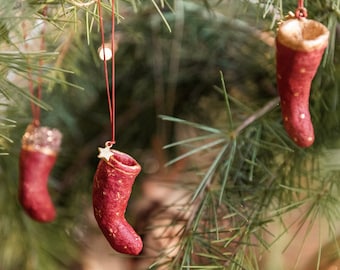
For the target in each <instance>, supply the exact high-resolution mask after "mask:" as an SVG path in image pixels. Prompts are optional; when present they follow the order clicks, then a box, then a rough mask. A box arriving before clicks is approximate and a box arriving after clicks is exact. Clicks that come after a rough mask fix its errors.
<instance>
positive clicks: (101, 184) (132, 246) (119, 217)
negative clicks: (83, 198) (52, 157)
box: [93, 147, 143, 255]
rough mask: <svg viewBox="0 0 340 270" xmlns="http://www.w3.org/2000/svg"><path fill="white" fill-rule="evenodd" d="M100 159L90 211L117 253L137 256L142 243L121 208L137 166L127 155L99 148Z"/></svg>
mask: <svg viewBox="0 0 340 270" xmlns="http://www.w3.org/2000/svg"><path fill="white" fill-rule="evenodd" d="M99 150H100V151H101V152H100V154H99V156H98V157H100V158H101V160H100V162H99V164H98V168H97V171H96V174H95V176H94V183H93V210H94V216H95V218H96V220H97V223H98V225H99V227H100V229H101V230H102V232H103V234H104V236H105V237H106V239H107V240H108V241H109V243H110V245H111V246H112V247H113V249H115V250H116V251H118V252H121V253H125V254H130V255H138V254H139V253H140V252H141V250H142V248H143V243H142V240H141V238H140V236H139V235H138V234H137V233H136V232H135V230H134V229H133V228H132V227H131V225H130V224H129V223H128V222H127V221H126V219H125V216H124V215H125V210H126V207H127V204H128V200H129V198H130V195H131V190H132V186H133V183H134V181H135V178H136V177H137V175H138V174H139V172H140V170H141V167H140V165H139V164H138V163H137V161H136V160H134V159H133V158H132V157H130V156H129V155H127V154H125V153H122V152H119V151H117V150H110V148H109V147H106V148H99Z"/></svg>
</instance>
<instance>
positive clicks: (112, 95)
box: [98, 0, 116, 146]
mask: <svg viewBox="0 0 340 270" xmlns="http://www.w3.org/2000/svg"><path fill="white" fill-rule="evenodd" d="M98 15H99V27H100V33H101V43H102V48H103V51H104V53H103V61H104V76H105V86H106V94H107V101H108V105H109V113H110V122H111V132H112V137H111V141H110V142H107V145H109V146H112V145H113V144H115V143H116V141H115V76H114V75H115V58H114V57H115V51H114V49H115V44H114V42H115V40H114V39H115V38H114V37H115V35H114V31H115V21H114V18H115V17H114V1H113V0H112V24H111V27H112V29H111V50H112V60H111V61H112V67H111V69H112V71H111V72H112V74H111V77H112V83H111V84H112V85H111V91H110V84H109V72H108V66H107V59H106V55H105V50H104V49H105V47H104V46H105V35H104V22H103V14H102V7H101V0H98Z"/></svg>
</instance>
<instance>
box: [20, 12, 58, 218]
mask: <svg viewBox="0 0 340 270" xmlns="http://www.w3.org/2000/svg"><path fill="white" fill-rule="evenodd" d="M43 15H44V16H45V15H46V7H45V8H44V9H43ZM37 27H38V29H39V30H40V31H41V37H40V40H41V41H40V43H41V44H40V50H42V51H43V50H44V49H45V48H44V47H45V46H44V31H45V23H44V22H43V21H41V20H40V21H39V25H38V26H37ZM25 30H26V29H25V27H24V24H23V32H24V39H25V50H26V51H27V50H28V47H27V42H29V40H30V39H31V38H32V37H30V38H27V36H26V33H25ZM27 64H29V63H27ZM42 64H43V63H42V60H40V61H39V65H40V66H42ZM33 81H34V80H33V78H32V74H31V72H29V73H28V82H29V90H30V93H31V95H32V96H35V97H36V98H37V99H38V100H41V98H42V89H41V85H42V76H41V75H40V76H38V79H37V87H36V88H35V87H34V85H33ZM31 109H32V116H33V120H32V123H31V124H29V125H28V127H27V128H26V131H25V134H24V135H23V137H22V141H21V143H22V146H21V151H20V158H19V201H20V203H21V205H22V207H23V208H24V210H25V211H26V213H27V214H28V215H29V216H30V217H31V218H33V219H34V220H36V221H39V222H51V221H53V220H54V219H55V216H56V210H55V208H54V205H53V203H52V200H51V197H50V194H49V192H48V187H47V183H48V177H49V174H50V171H51V170H52V168H53V166H54V164H55V162H56V158H57V154H58V152H59V149H60V144H61V139H62V134H61V133H60V131H59V130H57V129H52V128H49V127H41V126H40V108H39V106H37V105H36V104H35V103H33V102H31Z"/></svg>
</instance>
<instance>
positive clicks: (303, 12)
mask: <svg viewBox="0 0 340 270" xmlns="http://www.w3.org/2000/svg"><path fill="white" fill-rule="evenodd" d="M307 16H308V14H307V9H306V8H305V7H304V5H303V0H298V7H297V9H296V10H295V17H296V18H298V19H301V18H307Z"/></svg>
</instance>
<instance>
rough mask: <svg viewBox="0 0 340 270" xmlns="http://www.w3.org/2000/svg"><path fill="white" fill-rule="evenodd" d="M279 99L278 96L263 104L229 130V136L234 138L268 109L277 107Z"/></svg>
mask: <svg viewBox="0 0 340 270" xmlns="http://www.w3.org/2000/svg"><path fill="white" fill-rule="evenodd" d="M279 101H280V98H279V97H276V98H273V99H272V100H270V101H269V102H268V103H267V104H265V105H264V106H263V107H262V108H261V109H259V110H257V111H256V112H254V113H253V114H252V115H251V116H249V117H248V118H247V119H246V120H245V121H244V122H243V123H241V124H240V125H239V126H238V127H237V128H236V129H235V130H234V131H232V132H231V137H232V138H236V137H237V136H238V135H239V134H240V133H241V132H242V131H243V130H244V129H245V128H247V127H248V126H249V125H251V124H252V123H253V122H255V121H256V120H258V119H260V118H261V117H262V116H264V115H265V114H266V113H268V112H269V111H271V110H273V109H274V108H275V107H277V106H278V104H279Z"/></svg>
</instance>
